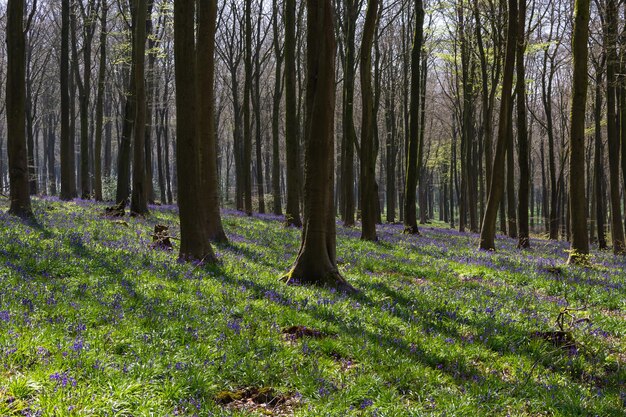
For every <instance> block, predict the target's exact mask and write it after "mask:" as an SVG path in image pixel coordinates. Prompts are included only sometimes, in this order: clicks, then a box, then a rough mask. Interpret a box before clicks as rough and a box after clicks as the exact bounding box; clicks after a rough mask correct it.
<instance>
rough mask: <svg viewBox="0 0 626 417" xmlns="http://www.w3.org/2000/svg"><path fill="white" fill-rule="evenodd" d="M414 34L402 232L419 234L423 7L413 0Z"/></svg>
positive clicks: (421, 3) (419, 2) (420, 3)
mask: <svg viewBox="0 0 626 417" xmlns="http://www.w3.org/2000/svg"><path fill="white" fill-rule="evenodd" d="M414 4H415V32H414V36H413V47H412V50H411V103H410V116H409V138H408V147H407V155H406V161H407V166H406V184H405V191H404V232H405V233H409V234H419V230H418V228H417V210H416V207H415V205H416V202H415V197H416V195H415V194H416V187H417V177H418V174H419V173H418V165H419V164H418V158H419V155H418V149H419V143H418V142H419V126H418V124H419V117H420V114H419V108H420V107H419V101H420V86H421V79H420V58H421V55H422V40H423V36H424V29H423V25H424V6H423V2H422V0H415V3H414Z"/></svg>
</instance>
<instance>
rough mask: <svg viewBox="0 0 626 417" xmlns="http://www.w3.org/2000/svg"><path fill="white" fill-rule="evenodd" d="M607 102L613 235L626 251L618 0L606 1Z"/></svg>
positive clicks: (615, 248)
mask: <svg viewBox="0 0 626 417" xmlns="http://www.w3.org/2000/svg"><path fill="white" fill-rule="evenodd" d="M605 26H606V33H605V44H606V46H605V47H606V83H607V92H606V105H607V123H606V134H607V139H608V145H609V173H610V175H609V179H610V195H611V236H612V240H613V253H615V254H616V255H626V243H625V241H624V229H623V227H622V210H621V200H620V175H619V174H620V172H619V171H620V157H619V156H620V138H619V132H618V129H617V114H616V99H615V93H616V88H617V77H616V67H617V64H618V57H617V51H616V42H617V1H616V0H607V2H606V25H605Z"/></svg>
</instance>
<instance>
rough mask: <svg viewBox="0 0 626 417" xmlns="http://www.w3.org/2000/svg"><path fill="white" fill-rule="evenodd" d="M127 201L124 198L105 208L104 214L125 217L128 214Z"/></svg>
mask: <svg viewBox="0 0 626 417" xmlns="http://www.w3.org/2000/svg"><path fill="white" fill-rule="evenodd" d="M125 209H126V201H124V200H122V201H120V202H119V203H117V204H116V205H114V206H112V207H106V208H105V209H104V215H105V216H107V217H124V215H125V214H126V211H125Z"/></svg>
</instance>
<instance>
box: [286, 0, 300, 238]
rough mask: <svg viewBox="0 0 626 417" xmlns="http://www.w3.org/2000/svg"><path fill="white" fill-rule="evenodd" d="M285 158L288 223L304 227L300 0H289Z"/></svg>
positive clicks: (287, 6)
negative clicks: (299, 99)
mask: <svg viewBox="0 0 626 417" xmlns="http://www.w3.org/2000/svg"><path fill="white" fill-rule="evenodd" d="M284 19H285V148H286V151H285V159H286V161H287V178H286V180H287V206H286V208H285V224H286V225H287V226H296V227H300V226H302V221H301V220H300V181H299V178H300V176H299V170H300V168H299V166H300V145H299V143H298V118H297V101H296V0H285V17H284Z"/></svg>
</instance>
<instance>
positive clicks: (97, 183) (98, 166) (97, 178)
mask: <svg viewBox="0 0 626 417" xmlns="http://www.w3.org/2000/svg"><path fill="white" fill-rule="evenodd" d="M101 7H102V14H101V16H100V64H99V69H98V92H97V94H96V144H95V155H94V171H95V172H94V183H93V188H94V194H95V195H94V197H95V199H96V201H102V134H103V131H102V130H103V129H102V126H103V124H104V91H105V86H106V84H105V82H106V62H107V58H106V49H107V48H106V42H107V11H108V6H107V1H106V0H102V3H101Z"/></svg>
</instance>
